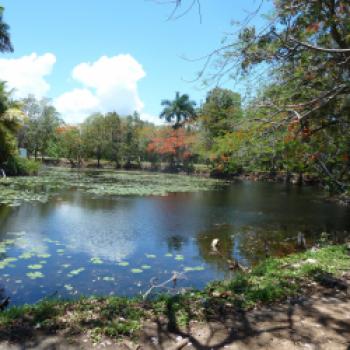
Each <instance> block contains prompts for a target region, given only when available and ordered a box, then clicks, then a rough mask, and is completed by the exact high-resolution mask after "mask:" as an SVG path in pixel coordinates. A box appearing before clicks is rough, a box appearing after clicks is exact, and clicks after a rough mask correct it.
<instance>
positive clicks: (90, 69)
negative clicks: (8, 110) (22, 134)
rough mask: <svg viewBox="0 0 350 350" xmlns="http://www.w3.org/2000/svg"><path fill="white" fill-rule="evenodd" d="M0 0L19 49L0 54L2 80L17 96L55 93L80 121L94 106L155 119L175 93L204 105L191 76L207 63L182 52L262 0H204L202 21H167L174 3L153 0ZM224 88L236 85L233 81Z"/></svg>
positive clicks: (203, 49)
mask: <svg viewBox="0 0 350 350" xmlns="http://www.w3.org/2000/svg"><path fill="white" fill-rule="evenodd" d="M184 1H185V4H186V1H187V4H188V3H189V2H190V0H184ZM1 3H2V5H3V6H4V7H5V16H4V19H5V21H6V22H7V23H8V24H9V25H10V26H11V37H12V41H13V44H14V48H15V52H14V53H13V54H2V55H1V58H0V79H3V80H7V81H8V82H9V85H10V87H15V88H17V95H18V96H19V97H21V96H22V95H25V94H26V93H27V92H28V91H31V92H33V93H35V94H37V96H38V97H40V96H43V95H45V96H47V97H50V98H52V99H53V101H54V102H55V103H56V105H57V107H59V109H60V111H61V112H62V114H63V116H64V118H65V119H66V120H67V121H68V122H79V121H81V120H82V118H83V117H84V115H85V114H88V113H90V112H91V111H93V110H94V109H97V110H98V109H100V110H101V111H102V112H104V111H107V110H111V109H116V110H117V112H119V113H122V114H123V113H127V112H128V111H129V110H131V109H138V110H139V112H140V113H141V114H142V115H143V117H144V118H149V119H150V120H152V116H153V118H156V117H157V116H158V115H159V112H160V110H161V106H160V101H161V99H163V98H173V96H174V94H175V91H180V92H182V93H188V94H189V95H190V97H191V98H192V99H194V100H195V101H197V102H198V103H199V102H200V100H203V99H204V98H205V94H206V90H203V89H200V88H199V84H198V83H197V84H191V83H188V82H186V80H191V79H193V78H194V77H195V75H196V72H198V71H199V70H200V69H201V67H202V64H203V62H189V61H186V60H184V59H183V58H181V56H186V57H188V58H197V57H200V56H203V55H205V54H207V53H209V52H210V51H211V50H213V49H215V48H216V47H218V46H219V45H220V41H221V39H222V38H223V37H224V35H225V33H227V32H230V31H232V30H233V28H232V26H231V24H230V23H231V20H242V19H243V18H245V16H246V15H247V11H252V10H254V9H255V8H256V6H257V5H258V3H259V1H258V0H201V10H202V23H200V20H199V16H198V11H197V8H194V9H193V10H192V11H191V12H190V13H188V14H186V16H183V17H181V18H179V19H177V20H167V18H168V15H169V14H170V13H171V11H172V5H171V4H167V5H160V4H157V3H155V2H152V1H151V0H100V1H95V0H89V1H86V0H74V1H73V0H69V1H68V0H60V1H47V0H33V1H23V0H6V1H1ZM267 6H268V5H267ZM255 22H256V23H257V24H258V25H259V22H260V23H261V20H260V19H259V18H256V19H255ZM33 53H34V54H35V55H32V56H30V55H31V54H33ZM45 54H46V56H45ZM48 54H49V55H48ZM25 56H27V58H24V57H25ZM28 56H29V57H28ZM103 56H106V57H105V58H104V59H101V57H103ZM1 75H2V76H1ZM113 79H114V80H113ZM116 80H118V81H119V83H114V82H115V81H116ZM16 85H17V86H16ZM226 87H229V88H231V89H233V90H239V87H237V86H233V85H231V84H230V82H228V83H226ZM62 96H63V97H62Z"/></svg>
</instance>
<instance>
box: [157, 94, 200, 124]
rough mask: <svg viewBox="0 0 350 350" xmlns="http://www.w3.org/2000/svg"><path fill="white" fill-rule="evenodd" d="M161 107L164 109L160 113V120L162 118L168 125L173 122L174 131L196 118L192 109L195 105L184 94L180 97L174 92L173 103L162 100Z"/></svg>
mask: <svg viewBox="0 0 350 350" xmlns="http://www.w3.org/2000/svg"><path fill="white" fill-rule="evenodd" d="M161 105H162V106H164V109H163V111H162V112H161V113H160V118H164V119H165V120H166V121H167V122H168V123H172V122H173V120H174V124H173V128H174V129H178V128H179V127H181V126H182V125H183V123H184V122H186V121H188V120H191V119H194V118H195V117H196V111H195V108H194V106H195V105H196V103H195V102H194V101H191V100H190V98H189V96H188V95H186V94H183V95H180V93H179V92H176V94H175V99H174V100H173V101H171V100H162V102H161Z"/></svg>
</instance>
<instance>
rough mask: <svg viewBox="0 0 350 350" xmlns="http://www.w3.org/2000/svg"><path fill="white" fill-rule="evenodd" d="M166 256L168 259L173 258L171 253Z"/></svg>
mask: <svg viewBox="0 0 350 350" xmlns="http://www.w3.org/2000/svg"><path fill="white" fill-rule="evenodd" d="M164 256H166V257H168V258H171V257H172V256H173V254H171V253H166V254H164Z"/></svg>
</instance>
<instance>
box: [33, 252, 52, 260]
mask: <svg viewBox="0 0 350 350" xmlns="http://www.w3.org/2000/svg"><path fill="white" fill-rule="evenodd" d="M36 256H37V257H38V258H41V259H47V258H49V257H50V256H51V254H49V253H39V254H37V255H36Z"/></svg>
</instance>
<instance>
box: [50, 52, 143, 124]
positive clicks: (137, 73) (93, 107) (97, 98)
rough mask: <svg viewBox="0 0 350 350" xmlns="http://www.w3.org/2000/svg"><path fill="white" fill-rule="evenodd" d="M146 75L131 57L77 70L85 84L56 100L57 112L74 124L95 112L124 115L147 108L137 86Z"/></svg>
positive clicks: (83, 65)
mask: <svg viewBox="0 0 350 350" xmlns="http://www.w3.org/2000/svg"><path fill="white" fill-rule="evenodd" d="M145 76H146V73H145V72H144V70H143V68H142V66H141V65H140V64H139V63H138V62H137V61H136V60H135V59H134V58H133V57H132V56H131V55H117V56H113V57H107V56H102V57H100V58H99V59H98V60H97V61H95V62H93V63H80V64H78V65H77V66H76V67H74V69H73V71H72V77H73V79H75V80H76V81H78V82H79V83H81V84H82V85H83V87H82V88H79V89H74V90H72V91H68V92H66V93H64V94H63V95H61V96H59V97H58V98H57V99H55V101H54V104H55V106H56V108H57V110H58V111H59V112H60V113H62V115H63V118H64V119H65V120H66V121H67V122H70V123H78V122H82V121H83V120H84V119H85V117H86V116H87V115H89V114H91V113H93V112H102V113H106V112H109V111H116V112H117V113H119V114H121V115H125V114H131V113H133V112H134V111H138V112H140V111H141V110H142V108H143V102H142V101H141V99H140V97H139V95H138V91H137V83H138V81H139V80H140V79H142V78H143V77H145Z"/></svg>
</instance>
